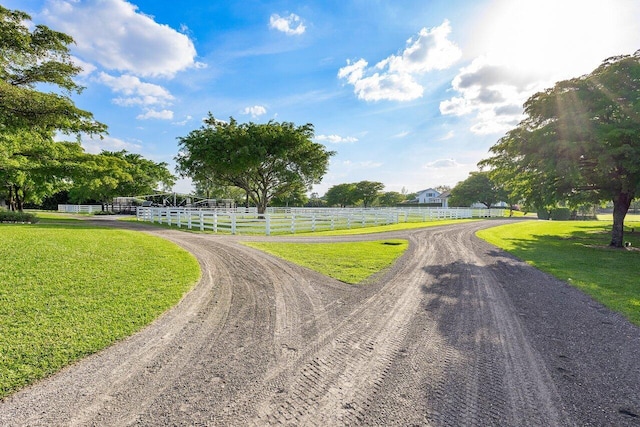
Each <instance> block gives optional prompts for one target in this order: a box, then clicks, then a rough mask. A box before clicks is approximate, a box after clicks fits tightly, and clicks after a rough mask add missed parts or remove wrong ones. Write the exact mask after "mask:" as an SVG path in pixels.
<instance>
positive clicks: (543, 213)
mask: <svg viewBox="0 0 640 427" xmlns="http://www.w3.org/2000/svg"><path fill="white" fill-rule="evenodd" d="M537 216H538V219H543V220H547V219H549V218H551V211H549V210H546V209H538V212H537Z"/></svg>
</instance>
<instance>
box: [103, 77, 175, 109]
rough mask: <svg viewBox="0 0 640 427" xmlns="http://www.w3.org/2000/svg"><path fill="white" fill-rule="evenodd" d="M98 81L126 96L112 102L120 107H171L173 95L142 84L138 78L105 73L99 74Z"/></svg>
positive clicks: (156, 86)
mask: <svg viewBox="0 0 640 427" xmlns="http://www.w3.org/2000/svg"><path fill="white" fill-rule="evenodd" d="M98 81H100V82H101V83H104V84H105V85H107V86H108V87H110V88H111V89H112V90H113V91H114V92H116V93H121V94H123V95H126V97H125V98H116V99H114V102H115V103H116V104H118V105H121V106H126V107H128V106H132V105H162V106H164V105H171V101H172V100H173V99H174V98H173V95H171V93H169V91H168V90H166V89H165V88H163V87H162V86H159V85H156V84H152V83H145V82H142V81H141V80H140V79H139V78H138V77H136V76H131V75H126V74H125V75H122V76H120V77H113V76H111V75H109V74H107V73H104V72H102V73H100V74H99V76H98Z"/></svg>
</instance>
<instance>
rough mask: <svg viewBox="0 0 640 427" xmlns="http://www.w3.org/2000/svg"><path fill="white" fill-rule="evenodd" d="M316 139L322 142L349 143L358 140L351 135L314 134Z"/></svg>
mask: <svg viewBox="0 0 640 427" xmlns="http://www.w3.org/2000/svg"><path fill="white" fill-rule="evenodd" d="M316 140H318V141H322V142H325V141H326V142H328V143H331V144H350V143H354V142H358V138H355V137H353V136H347V137H343V136H340V135H318V136H316Z"/></svg>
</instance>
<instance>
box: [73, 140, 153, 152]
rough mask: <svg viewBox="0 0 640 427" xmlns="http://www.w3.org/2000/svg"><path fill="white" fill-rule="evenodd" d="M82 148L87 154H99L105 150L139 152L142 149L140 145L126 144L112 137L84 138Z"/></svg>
mask: <svg viewBox="0 0 640 427" xmlns="http://www.w3.org/2000/svg"><path fill="white" fill-rule="evenodd" d="M81 144H82V147H83V148H84V150H85V151H86V152H87V153H90V154H99V153H101V152H102V151H103V150H106V151H121V150H127V151H129V152H139V151H140V150H141V148H142V146H141V145H140V144H137V143H133V142H126V141H123V140H121V139H118V138H114V137H111V136H108V135H107V136H105V137H104V138H103V139H99V138H95V139H93V138H83V139H82V142H81Z"/></svg>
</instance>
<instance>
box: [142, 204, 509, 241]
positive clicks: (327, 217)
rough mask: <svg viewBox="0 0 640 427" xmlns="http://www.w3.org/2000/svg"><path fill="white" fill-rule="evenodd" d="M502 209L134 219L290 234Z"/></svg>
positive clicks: (155, 213) (153, 213) (173, 211)
mask: <svg viewBox="0 0 640 427" xmlns="http://www.w3.org/2000/svg"><path fill="white" fill-rule="evenodd" d="M505 212H506V210H505V209H471V208H410V209H392V208H391V209H389V208H387V209H376V208H369V209H326V208H270V209H268V210H267V212H265V213H264V214H258V212H257V211H256V209H255V208H253V209H251V208H249V209H244V208H237V209H233V210H228V209H224V210H222V209H193V208H175V207H139V208H138V210H137V219H138V220H139V221H148V222H152V223H158V224H166V225H169V226H176V227H178V228H183V227H184V228H187V229H189V230H192V229H195V230H200V231H213V232H214V233H227V234H264V235H267V236H269V235H273V234H290V233H291V234H293V233H301V232H314V231H326V230H346V229H353V228H363V227H371V226H380V225H388V224H398V223H402V222H426V221H437V220H449V219H469V218H494V217H504V216H505Z"/></svg>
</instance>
